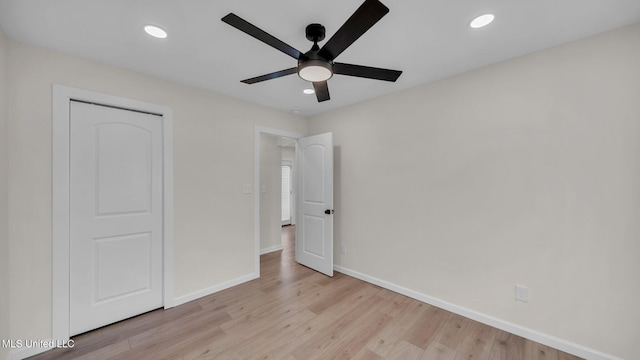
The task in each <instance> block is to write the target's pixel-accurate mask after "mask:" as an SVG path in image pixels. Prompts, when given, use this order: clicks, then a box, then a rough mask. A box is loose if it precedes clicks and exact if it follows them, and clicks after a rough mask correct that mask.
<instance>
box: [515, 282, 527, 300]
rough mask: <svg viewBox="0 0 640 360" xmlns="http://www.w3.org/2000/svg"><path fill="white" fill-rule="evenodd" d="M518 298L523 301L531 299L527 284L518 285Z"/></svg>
mask: <svg viewBox="0 0 640 360" xmlns="http://www.w3.org/2000/svg"><path fill="white" fill-rule="evenodd" d="M516 300H518V301H522V302H528V301H529V289H528V288H527V287H526V286H522V285H516Z"/></svg>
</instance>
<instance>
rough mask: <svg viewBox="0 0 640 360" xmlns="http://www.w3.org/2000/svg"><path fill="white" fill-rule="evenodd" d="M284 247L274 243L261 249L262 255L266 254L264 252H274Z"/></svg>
mask: <svg viewBox="0 0 640 360" xmlns="http://www.w3.org/2000/svg"><path fill="white" fill-rule="evenodd" d="M282 249H284V247H283V246H282V245H274V246H271V247H268V248H264V249H260V255H264V254H268V253H272V252H274V251H279V250H282Z"/></svg>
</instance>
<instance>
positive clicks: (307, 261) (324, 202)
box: [296, 133, 333, 276]
mask: <svg viewBox="0 0 640 360" xmlns="http://www.w3.org/2000/svg"><path fill="white" fill-rule="evenodd" d="M296 159H297V161H298V214H299V215H298V224H297V227H296V261H297V262H299V263H300V264H302V265H305V266H308V267H310V268H312V269H314V270H317V271H319V272H321V273H323V274H326V275H328V276H333V141H332V134H331V133H327V134H320V135H315V136H310V137H306V138H301V139H298V147H297V157H296ZM326 210H329V211H328V214H327V213H326Z"/></svg>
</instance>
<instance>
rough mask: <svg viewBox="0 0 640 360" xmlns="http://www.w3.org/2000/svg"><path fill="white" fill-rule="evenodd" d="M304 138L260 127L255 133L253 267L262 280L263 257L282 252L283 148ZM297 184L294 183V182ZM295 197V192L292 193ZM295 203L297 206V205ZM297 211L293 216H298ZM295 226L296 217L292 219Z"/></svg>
mask: <svg viewBox="0 0 640 360" xmlns="http://www.w3.org/2000/svg"><path fill="white" fill-rule="evenodd" d="M302 137H303V135H302V134H298V133H293V132H289V131H282V130H278V129H271V128H266V127H260V126H257V127H256V128H255V132H254V174H255V176H254V185H253V188H254V189H255V195H254V242H255V244H254V263H255V269H256V274H257V276H258V277H259V276H260V255H261V254H266V253H269V252H273V251H277V250H280V249H282V248H283V247H282V241H281V236H282V205H281V201H282V193H281V191H282V159H283V155H282V154H283V151H282V149H283V145H285V144H286V146H288V147H290V146H293V148H292V149H293V151H291V152H290V154H291V159H289V160H291V162H292V164H295V160H294V159H295V143H296V140H297V139H299V138H302ZM294 182H295V181H294ZM292 195H293V197H295V188H294V189H293V194H292ZM294 203H295V202H294ZM294 209H295V207H294V208H293V209H292V210H293V211H292V214H295V210H294ZM292 220H293V222H294V223H295V215H293V216H292Z"/></svg>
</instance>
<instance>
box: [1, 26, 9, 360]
mask: <svg viewBox="0 0 640 360" xmlns="http://www.w3.org/2000/svg"><path fill="white" fill-rule="evenodd" d="M8 47H9V42H8V40H7V39H6V38H5V36H4V33H3V32H2V29H0V342H1V341H2V340H3V339H4V340H8V339H9V338H10V333H9V291H10V288H11V287H10V286H9V241H8V230H7V225H8V223H9V219H8V209H9V204H8V201H7V192H8V178H9V172H8V165H7V160H8V157H9V155H8V151H9V147H8V145H7V144H8V137H7V136H8V135H7V130H8V127H7V122H8V121H7V102H6V86H7V76H6V71H5V69H6V56H7V54H6V53H7V49H8ZM8 352H9V348H3V347H2V345H0V359H4V358H6V354H7V353H8Z"/></svg>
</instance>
